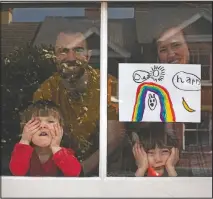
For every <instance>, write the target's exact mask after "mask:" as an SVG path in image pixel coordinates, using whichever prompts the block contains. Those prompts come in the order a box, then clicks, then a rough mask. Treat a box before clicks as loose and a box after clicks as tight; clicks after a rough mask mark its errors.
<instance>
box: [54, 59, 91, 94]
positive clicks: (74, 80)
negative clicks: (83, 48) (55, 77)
mask: <svg viewBox="0 0 213 199" xmlns="http://www.w3.org/2000/svg"><path fill="white" fill-rule="evenodd" d="M87 66H88V64H87V63H83V62H80V61H67V62H61V63H58V65H57V68H58V73H59V74H60V76H61V78H62V83H63V85H64V86H65V88H66V90H67V92H68V93H69V94H71V95H72V96H73V97H74V96H76V97H78V95H79V94H80V93H83V92H85V89H86V88H87V80H88V79H87V78H88V76H87V72H86V68H87Z"/></svg>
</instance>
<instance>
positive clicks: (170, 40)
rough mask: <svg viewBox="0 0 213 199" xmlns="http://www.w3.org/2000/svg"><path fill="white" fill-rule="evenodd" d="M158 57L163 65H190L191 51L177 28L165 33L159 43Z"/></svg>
mask: <svg viewBox="0 0 213 199" xmlns="http://www.w3.org/2000/svg"><path fill="white" fill-rule="evenodd" d="M157 49H158V57H159V59H160V62H161V63H172V64H188V63H189V50H188V46H187V44H186V41H185V39H184V36H183V34H182V32H181V31H180V30H178V29H177V28H172V29H169V30H168V31H166V32H165V33H163V35H161V37H160V38H159V39H158V41H157Z"/></svg>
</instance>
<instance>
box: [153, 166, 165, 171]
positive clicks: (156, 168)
mask: <svg viewBox="0 0 213 199" xmlns="http://www.w3.org/2000/svg"><path fill="white" fill-rule="evenodd" d="M163 168H164V166H159V167H154V170H161V169H163Z"/></svg>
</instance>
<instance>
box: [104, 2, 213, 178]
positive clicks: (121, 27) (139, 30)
mask: <svg viewBox="0 0 213 199" xmlns="http://www.w3.org/2000/svg"><path fill="white" fill-rule="evenodd" d="M112 8H116V9H117V10H119V9H120V13H119V18H117V19H113V14H112V13H109V24H108V27H109V28H108V35H109V40H108V43H109V46H108V47H109V48H108V55H109V56H108V73H109V74H111V75H114V76H115V77H117V78H118V82H119V83H120V81H119V80H121V75H122V74H120V73H119V72H118V64H119V63H129V65H125V67H131V64H130V63H138V64H139V63H161V64H164V63H166V64H173V66H171V67H177V66H176V65H175V64H201V83H202V87H201V93H202V94H201V111H200V114H201V122H200V123H189V122H187V123H186V124H185V125H184V123H177V122H174V123H166V122H165V123H164V124H161V123H155V122H149V123H148V122H119V123H120V125H123V126H124V127H125V130H122V133H120V138H121V139H119V142H120V143H119V144H118V146H117V147H116V150H115V151H114V152H113V153H110V152H109V150H108V165H107V169H108V171H107V173H108V176H141V177H142V176H211V175H212V169H211V168H212V158H211V154H212V149H211V147H212V127H211V118H212V112H211V109H212V94H211V89H212V87H211V86H209V85H208V84H209V83H210V85H211V81H212V78H211V71H212V55H211V54H212V44H211V42H212V29H211V25H212V24H211V23H212V20H211V17H212V12H211V4H208V3H200V4H199V5H198V4H194V3H191V4H187V3H174V4H173V3H172V4H168V5H166V4H156V3H148V4H146V3H136V4H133V5H131V6H130V5H129V4H126V10H125V12H123V10H122V8H121V7H118V5H117V4H113V3H112V4H109V9H112ZM127 8H129V10H128V9H127ZM204 10H205V11H204ZM127 11H128V12H129V13H128V14H127ZM203 11H204V12H203ZM130 12H132V13H131V14H130ZM199 13H203V14H200V15H199V16H200V17H197V18H196V17H195V16H198V14H199ZM204 13H205V14H204ZM127 15H128V16H129V18H127V17H125V16H127ZM177 16H178V17H177ZM115 24H116V25H115ZM113 25H114V26H113ZM111 27H114V28H111ZM123 66H124V65H123ZM132 67H133V66H132ZM121 70H122V69H121ZM140 70H141V71H142V72H141V71H140V77H139V75H138V74H139V73H138V74H137V75H138V76H137V77H135V76H134V78H135V79H134V78H133V77H132V76H133V74H129V76H128V75H126V77H125V80H126V81H124V78H123V76H122V81H123V83H124V85H125V89H123V88H124V87H123V88H122V89H123V90H119V91H118V90H117V92H116V93H117V95H116V97H113V98H111V104H112V105H113V106H114V107H116V110H117V112H118V114H121V112H119V107H120V103H122V102H123V101H125V100H126V99H128V101H129V103H131V104H134V102H135V100H136V99H135V96H133V97H132V100H130V97H129V96H130V95H132V89H133V88H132V87H131V86H128V84H127V83H126V82H128V81H129V79H131V80H132V78H133V79H134V81H135V82H137V81H138V82H137V83H138V85H139V84H140V83H141V81H142V83H143V82H146V81H148V80H149V81H152V80H153V81H155V82H154V83H156V80H158V79H156V80H154V79H152V80H151V79H149V75H155V72H153V73H152V74H150V73H149V75H145V74H146V73H145V72H146V71H145V72H144V71H143V68H142V67H141V68H140ZM144 70H145V69H144ZM192 72H193V71H192ZM156 73H157V72H156ZM119 75H120V76H119ZM137 78H141V79H140V80H139V79H137ZM165 78H166V76H165ZM165 78H164V79H165ZM147 79H148V80H147ZM136 80H137V81H136ZM139 81H140V82H139ZM119 83H118V84H119ZM157 83H158V82H157ZM204 83H205V84H204ZM206 83H207V84H206ZM108 87H109V84H108ZM116 88H117V89H118V88H120V87H119V85H117V86H116ZM108 90H109V88H108ZM121 92H123V93H126V95H127V96H126V98H125V97H123V99H121V98H119V96H120V95H119V93H121ZM122 96H124V95H122ZM148 96H152V98H150V99H149V101H148V102H149V104H148V105H150V106H151V104H152V107H151V108H150V107H149V108H150V110H151V111H152V112H154V109H155V106H156V104H154V101H153V99H154V97H153V96H154V95H147V98H148ZM156 96H157V95H156ZM156 99H157V102H158V96H157V98H156ZM194 100H196V99H194ZM126 101H127V100H126ZM130 101H134V102H130ZM144 101H145V100H144ZM174 103H179V102H178V100H176V101H175V102H173V104H174ZM125 105H126V104H125ZM134 105H137V103H136V102H135V104H134ZM138 106H139V105H138ZM161 107H162V106H161ZM179 109H180V110H181V109H182V101H181V106H180V108H179ZM125 110H127V111H126V113H125V114H126V116H127V117H129V109H125ZM143 110H144V109H143ZM159 111H160V109H159ZM188 111H193V110H190V109H188ZM122 114H124V112H122ZM131 114H132V113H131ZM119 116H120V115H119ZM189 117H190V116H189ZM191 117H192V116H191ZM120 118H121V117H120ZM122 118H124V117H123V116H122ZM146 118H147V117H146ZM108 120H111V119H110V117H108ZM191 120H193V118H191ZM150 121H156V117H155V115H154V116H153V117H152V118H151V119H150ZM109 129H111V126H110V125H109V124H108V134H110V132H109ZM116 135H118V133H117V134H116ZM171 141H172V143H174V142H175V143H176V144H171ZM147 144H148V145H147ZM147 146H149V147H148V148H147ZM172 148H173V149H172ZM171 159H173V161H172V162H170V160H171ZM170 163H171V165H172V166H171V165H170V166H168V165H169V164H170ZM169 168H172V169H169Z"/></svg>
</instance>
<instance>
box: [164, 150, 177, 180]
mask: <svg viewBox="0 0 213 199" xmlns="http://www.w3.org/2000/svg"><path fill="white" fill-rule="evenodd" d="M178 161H179V150H178V149H177V148H174V147H173V148H172V149H171V154H170V156H169V158H168V160H167V161H166V165H165V166H166V170H167V172H168V175H169V176H177V173H176V171H175V166H176V164H177V162H178Z"/></svg>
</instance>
